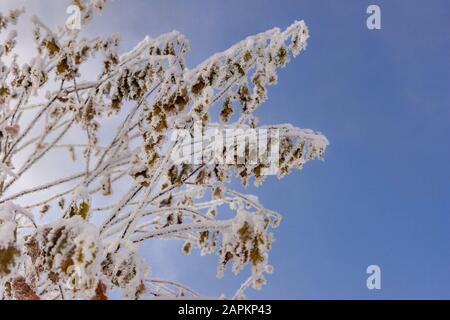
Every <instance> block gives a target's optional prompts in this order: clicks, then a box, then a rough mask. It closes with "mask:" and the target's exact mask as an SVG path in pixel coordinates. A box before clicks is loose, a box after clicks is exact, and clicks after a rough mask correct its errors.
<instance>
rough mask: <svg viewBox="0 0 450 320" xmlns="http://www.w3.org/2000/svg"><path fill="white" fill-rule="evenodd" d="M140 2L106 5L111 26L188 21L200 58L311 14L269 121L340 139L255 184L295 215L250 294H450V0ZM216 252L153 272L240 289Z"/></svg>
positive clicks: (130, 28) (136, 35)
mask: <svg viewBox="0 0 450 320" xmlns="http://www.w3.org/2000/svg"><path fill="white" fill-rule="evenodd" d="M128 3H129V4H127V6H128V8H129V11H128V12H126V11H124V10H123V9H121V7H122V5H123V2H122V1H115V3H113V4H112V6H111V7H110V8H108V10H107V12H106V13H105V16H108V15H110V14H111V19H112V20H109V23H108V24H107V25H105V32H106V31H107V30H109V31H113V30H114V31H119V32H122V33H123V39H124V40H125V44H128V41H130V43H129V45H130V46H131V45H132V44H133V43H134V42H136V41H138V40H139V39H141V38H142V37H143V36H144V35H145V34H150V35H158V34H159V33H161V32H167V31H170V30H173V29H177V30H179V31H180V32H182V33H183V34H185V35H186V36H187V37H188V38H189V39H190V41H191V47H192V52H191V53H190V60H189V62H190V63H191V66H193V65H195V64H196V63H198V62H200V61H201V60H202V59H203V58H206V57H207V56H209V55H210V54H212V53H214V52H216V51H219V50H223V49H226V48H227V47H228V46H230V45H231V44H233V43H234V42H236V41H239V40H240V39H242V38H244V37H246V36H248V35H251V34H254V33H257V32H261V31H264V30H266V29H269V28H272V27H274V26H279V27H283V28H284V27H287V26H288V25H289V24H290V23H291V22H293V21H294V20H296V19H297V20H299V19H304V20H305V21H306V23H307V25H308V26H309V28H310V32H311V38H310V41H309V44H308V49H307V50H306V51H305V52H304V53H303V54H302V55H300V56H299V57H298V58H297V59H295V60H294V61H293V62H292V63H291V64H290V65H289V66H288V67H287V68H286V69H284V70H282V71H281V72H280V74H279V84H278V85H277V86H276V87H272V88H270V89H271V90H270V91H269V101H268V102H267V103H266V104H265V105H264V106H263V107H262V108H261V109H260V111H259V116H260V119H261V122H263V123H267V122H271V123H284V122H291V123H292V124H294V125H296V126H299V127H306V128H313V129H317V130H320V131H322V132H323V133H324V134H326V135H327V137H328V138H329V140H330V142H331V146H330V147H329V149H328V150H327V153H326V156H325V159H326V160H325V162H324V163H321V162H312V163H309V164H308V165H307V166H306V167H305V169H304V170H302V171H301V172H295V173H293V174H291V175H290V176H288V177H286V178H285V179H283V180H281V181H277V180H276V179H269V181H267V182H266V184H265V185H264V186H263V187H261V188H259V189H258V190H254V192H255V193H256V194H258V195H259V196H260V197H261V200H262V202H263V203H264V205H266V206H267V207H268V208H272V209H275V210H278V211H279V212H280V213H282V214H283V216H284V219H283V221H282V225H281V227H280V228H279V229H277V230H276V233H275V236H276V238H277V242H276V243H275V244H274V247H273V250H272V253H271V257H270V260H271V262H272V264H273V265H274V266H275V273H274V274H273V275H271V276H268V284H267V286H265V287H264V288H263V290H262V291H254V290H250V291H249V292H248V296H249V297H253V298H298V299H303V298H307V299H309V298H333V299H334V298H343V299H348V298H374V299H376V298H447V299H448V298H450V144H449V141H448V139H449V138H450V104H449V102H450V91H449V85H450V2H448V1H439V0H433V1H424V0H422V1H415V0H408V1H406V0H403V1H399V0H390V1H360V0H358V1H356V0H354V1H333V0H310V1H298V0H296V1H293V0H292V1H276V2H275V1H268V0H267V1H266V0H252V1H248V0H247V1H241V0H231V1H230V0H227V1H210V0H203V1H198V0H197V1H196V0H192V1H181V0H169V1H168V0H159V1H129V2H128ZM369 4H378V5H379V6H380V7H381V11H382V29H381V30H379V31H370V30H368V29H367V28H366V18H367V15H366V8H367V6H368V5H369ZM119 10H121V11H122V14H121V15H119V16H118V15H117V14H114V13H117V12H118V11H119ZM113 16H114V19H115V20H114V19H113ZM105 18H106V17H105ZM108 19H109V18H108ZM122 19H123V20H122ZM120 20H122V21H120ZM251 191H253V190H251ZM155 246H156V244H155ZM164 246H165V247H164V251H165V250H167V252H169V251H171V250H172V249H174V250H179V245H178V244H177V245H176V247H175V246H172V245H170V244H165V245H164ZM151 256H152V254H150V259H151ZM216 259H217V258H216V257H214V256H211V257H201V258H199V257H198V256H197V255H196V254H194V255H193V256H190V257H183V256H180V257H177V258H176V259H175V262H172V263H175V265H174V266H172V267H167V268H168V269H166V267H163V268H161V267H159V268H156V267H155V269H154V272H155V273H156V272H161V273H163V274H164V273H166V274H167V275H170V272H171V271H170V270H175V269H178V270H179V269H180V266H185V267H186V268H185V269H183V270H182V271H177V274H176V277H177V278H178V279H179V280H181V281H186V282H187V283H190V284H192V285H193V286H194V287H195V288H196V289H197V290H199V291H201V292H206V293H210V294H214V293H217V292H220V289H221V288H224V290H225V292H226V293H231V292H233V290H234V289H235V288H236V286H237V285H238V281H237V280H238V279H235V278H234V277H233V276H232V275H231V274H228V275H227V276H226V277H225V278H224V279H222V280H215V277H214V274H215V263H216ZM163 260H165V259H163ZM170 261H174V260H173V259H169V258H168V259H167V263H170ZM370 264H378V265H379V266H380V267H381V270H382V289H381V290H380V291H369V290H368V289H367V288H366V277H367V275H366V273H365V271H366V268H367V266H368V265H370ZM167 270H168V271H167ZM242 278H243V276H241V277H239V279H242Z"/></svg>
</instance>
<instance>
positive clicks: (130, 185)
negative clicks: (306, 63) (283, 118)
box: [0, 0, 328, 299]
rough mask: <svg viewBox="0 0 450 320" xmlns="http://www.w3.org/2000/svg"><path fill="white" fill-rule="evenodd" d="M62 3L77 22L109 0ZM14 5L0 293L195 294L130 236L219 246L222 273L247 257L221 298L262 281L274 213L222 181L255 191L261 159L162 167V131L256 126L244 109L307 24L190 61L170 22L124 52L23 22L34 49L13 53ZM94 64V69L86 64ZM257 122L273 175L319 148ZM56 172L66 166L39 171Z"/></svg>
mask: <svg viewBox="0 0 450 320" xmlns="http://www.w3.org/2000/svg"><path fill="white" fill-rule="evenodd" d="M72 2H73V3H72V4H75V5H77V6H78V7H79V8H80V18H81V26H82V29H83V28H87V24H88V23H89V21H90V20H91V19H92V18H93V16H94V15H95V13H96V11H98V10H102V9H103V6H104V2H105V1H100V0H84V1H82V0H76V1H75V0H74V1H72ZM22 13H23V10H14V11H11V12H9V13H6V14H0V32H1V34H0V36H1V41H0V158H1V159H0V161H1V162H0V290H1V292H0V295H1V297H2V299H107V298H108V293H109V292H110V291H111V290H113V289H119V290H120V291H121V292H122V294H123V296H124V297H125V298H129V299H148V298H152V297H163V298H174V297H201V295H200V294H199V293H197V292H196V291H194V290H193V289H190V288H188V287H187V286H185V285H183V284H180V283H178V282H176V281H174V279H161V278H158V277H156V275H153V274H152V272H151V266H150V265H149V264H151V261H150V262H148V261H145V259H143V257H142V256H141V254H142V250H144V249H145V246H144V248H142V244H143V243H144V242H148V241H155V240H157V239H165V240H168V239H170V240H175V241H179V242H180V247H181V250H183V251H184V252H185V253H186V254H190V253H191V252H200V253H201V254H216V255H217V256H218V260H219V261H218V266H217V275H218V276H219V277H220V276H223V273H224V270H225V269H226V268H228V267H230V268H231V269H232V271H233V272H235V273H238V272H240V271H241V270H242V269H244V268H246V267H247V266H248V269H249V271H250V273H251V274H250V276H249V278H248V279H247V280H246V281H245V282H244V283H243V284H242V285H241V287H240V288H237V291H236V294H235V295H234V296H231V297H228V298H244V297H245V290H246V289H247V288H248V287H251V286H253V287H254V288H260V287H261V286H263V285H264V283H265V281H266V280H265V277H264V275H265V273H270V272H272V266H271V265H270V264H269V251H270V249H271V243H272V241H273V236H272V233H271V230H272V229H273V228H275V227H276V226H277V225H278V224H279V222H280V216H279V214H277V213H276V212H274V211H271V210H268V209H266V208H264V207H263V205H262V204H261V202H260V201H259V200H258V198H257V197H256V196H253V195H249V194H245V193H242V192H238V191H236V190H233V189H232V188H231V187H230V185H231V184H230V181H231V179H233V178H234V177H237V178H238V179H241V180H242V183H243V184H244V185H247V184H248V183H249V182H253V183H255V184H257V185H258V184H260V183H262V182H263V180H264V178H265V176H264V175H263V174H262V173H261V172H262V170H263V169H264V168H265V167H266V166H267V165H268V164H264V163H256V164H255V163H253V162H251V161H245V160H248V159H247V158H249V157H250V155H244V156H243V157H244V158H245V159H244V161H243V162H239V163H235V164H233V163H226V164H220V163H208V164H206V163H200V164H189V163H183V164H174V163H173V162H172V161H171V157H170V155H171V152H172V151H173V150H176V149H177V148H179V145H180V143H181V140H175V141H172V140H171V139H170V138H169V137H170V133H171V132H173V130H187V131H188V132H191V131H192V130H193V127H194V123H198V122H201V124H202V125H203V126H204V128H227V129H230V128H244V129H245V128H260V127H258V125H257V119H256V117H255V116H254V115H253V113H254V111H255V110H256V109H257V108H258V107H259V106H260V105H261V104H262V103H263V102H264V101H265V100H266V99H267V89H268V86H269V85H273V84H276V82H277V69H278V68H281V67H284V66H286V65H287V63H288V62H289V60H290V59H291V58H292V57H295V56H297V55H298V54H300V53H301V51H302V50H304V49H305V47H306V41H307V39H308V29H307V27H306V25H305V23H304V22H303V21H296V22H294V23H293V24H292V25H291V26H289V27H288V28H287V29H286V30H284V31H282V30H280V29H278V28H274V29H272V30H269V31H266V32H263V33H260V34H257V35H255V36H251V37H248V38H246V39H245V40H243V41H241V42H238V43H237V44H235V45H233V46H232V47H231V48H229V49H228V50H226V51H223V52H220V53H217V54H215V55H213V56H211V57H210V58H208V59H206V60H205V61H204V62H202V63H201V64H200V65H198V66H197V67H195V68H193V69H190V68H188V67H187V66H186V63H185V55H186V53H187V52H188V51H189V43H188V41H187V39H186V38H185V37H184V36H183V35H181V34H180V33H178V32H176V31H174V32H170V33H167V34H164V35H161V36H159V37H157V38H149V37H146V38H145V39H144V40H142V41H141V42H140V43H139V44H137V45H136V46H135V47H134V48H133V49H132V50H131V51H129V52H126V53H121V54H120V53H119V51H120V40H119V36H118V35H113V36H110V37H95V38H92V39H88V38H84V37H81V35H80V33H81V32H80V30H76V29H70V28H68V27H67V26H62V27H60V28H59V29H57V30H52V29H51V28H50V27H48V26H47V25H46V24H45V23H44V22H42V21H41V20H40V19H38V18H37V17H35V18H33V19H32V21H31V23H32V26H33V35H34V43H35V47H36V53H35V55H34V57H33V58H32V59H31V60H30V61H28V62H26V63H19V57H18V56H17V55H16V53H15V51H16V50H17V49H15V46H16V41H17V32H15V30H14V25H15V24H16V22H17V20H18V17H19V16H20V15H21V14H22ZM93 64H95V65H97V66H98V69H99V70H101V71H100V72H99V74H98V75H97V76H96V77H90V75H91V74H90V75H89V74H85V73H83V72H85V71H86V70H87V69H86V66H91V65H93ZM83 70H84V71H83ZM89 70H92V68H90V67H89ZM91 73H92V72H91ZM112 120H114V121H112ZM264 128H266V129H277V130H278V132H279V133H280V134H279V136H278V137H277V138H276V139H278V141H277V142H278V143H279V157H278V160H277V163H276V168H277V172H276V173H277V176H278V177H279V178H281V177H283V176H284V175H286V174H288V173H289V172H290V170H291V169H293V168H298V169H300V168H302V166H303V165H304V164H305V163H306V162H307V161H309V160H313V159H316V158H322V155H323V153H324V151H325V148H326V146H327V145H328V141H327V139H326V138H325V137H324V136H323V135H322V134H320V133H318V132H314V131H312V130H308V129H299V128H295V127H293V126H291V125H288V124H278V125H271V126H264ZM102 130H103V131H102ZM74 137H75V142H76V143H74V142H73V141H74ZM204 149H205V148H204ZM206 149H207V148H206ZM225 152H228V150H225V149H224V153H225ZM68 155H70V156H68ZM224 156H226V155H225V154H224ZM36 168H41V169H36ZM42 168H44V169H42ZM56 168H64V171H63V172H65V173H64V175H63V176H59V177H58V178H57V179H51V181H49V179H48V176H50V173H51V172H52V171H54V170H56ZM33 170H35V171H39V172H38V173H34V175H32V174H31V172H33ZM42 170H43V171H46V172H42ZM71 170H72V171H71ZM224 212H226V213H227V214H224ZM139 248H141V249H139ZM218 294H220V292H218Z"/></svg>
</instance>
